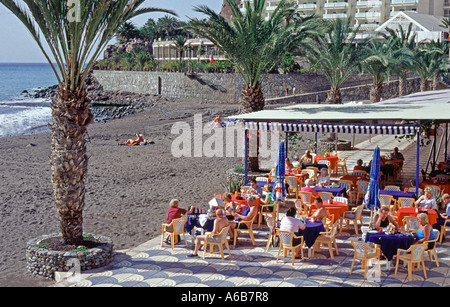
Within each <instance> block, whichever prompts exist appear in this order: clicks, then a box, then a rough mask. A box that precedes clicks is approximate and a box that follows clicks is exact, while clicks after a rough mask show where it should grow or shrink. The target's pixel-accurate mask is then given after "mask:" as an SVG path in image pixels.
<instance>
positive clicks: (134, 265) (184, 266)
mask: <svg viewBox="0 0 450 307" xmlns="http://www.w3.org/2000/svg"><path fill="white" fill-rule="evenodd" d="M365 219H366V220H367V219H368V217H367V216H365ZM360 236H361V234H360V235H359V237H360ZM359 237H358V236H356V235H355V233H354V230H353V226H352V225H351V226H350V229H349V230H347V229H345V227H344V229H343V231H342V233H338V236H337V244H338V250H339V255H335V257H334V259H333V260H332V259H331V258H330V255H329V252H328V250H327V249H325V248H322V249H321V251H320V252H316V253H315V255H314V257H311V258H307V257H306V258H305V259H304V260H301V259H298V260H297V259H296V260H295V265H294V266H292V264H291V262H290V257H288V258H284V257H283V255H282V254H281V255H280V261H279V262H278V263H276V257H277V252H278V248H275V247H271V248H270V249H269V251H267V252H265V245H266V242H267V230H266V228H265V227H263V226H261V227H260V228H256V229H255V238H256V246H255V247H254V246H252V245H251V242H250V239H249V238H248V236H246V234H242V235H241V237H240V239H239V243H238V244H237V246H236V247H232V246H230V247H231V256H229V255H228V254H227V252H225V260H224V261H222V260H221V258H220V255H219V254H218V250H217V249H216V251H215V252H216V253H214V254H209V253H208V254H207V256H206V259H202V257H195V258H188V257H186V255H188V254H189V253H191V252H192V250H193V245H192V244H191V242H190V239H191V238H190V236H187V239H188V244H189V248H186V246H185V245H184V242H183V244H178V245H176V247H175V249H174V250H173V251H172V249H171V247H170V246H169V245H166V244H164V245H163V247H161V246H160V238H155V239H153V240H150V241H148V242H146V243H145V244H142V245H140V246H138V247H136V248H134V249H131V250H128V251H126V253H118V254H117V256H116V258H115V261H114V263H112V264H111V265H109V266H108V267H106V268H103V269H99V270H96V271H92V272H87V273H83V274H82V278H81V281H79V282H77V283H75V284H71V286H74V287H117V286H119V287H175V286H181V287H297V286H312V287H320V286H326V287H335V286H336V287H381V286H383V287H386V286H388V287H401V286H413V287H423V286H427V287H442V286H450V276H449V275H450V272H449V268H450V253H449V251H450V249H449V247H450V243H449V242H448V241H449V240H448V239H447V242H443V243H442V244H438V245H437V253H438V260H439V267H437V266H436V263H435V262H434V261H433V262H430V261H429V259H428V257H425V265H426V269H427V275H428V276H427V277H428V278H427V279H424V276H423V272H422V271H421V270H416V271H415V272H414V274H413V280H412V281H411V282H410V281H408V276H407V270H406V268H403V267H401V268H399V272H398V274H397V275H394V269H395V263H393V264H392V265H391V269H390V270H389V271H386V266H385V262H384V261H382V274H381V276H379V277H378V278H377V277H375V278H370V277H369V278H368V279H364V271H363V270H362V269H361V265H360V262H358V260H357V262H356V264H355V268H354V271H353V272H352V274H351V275H350V267H351V264H352V259H353V254H354V252H353V248H352V246H351V245H350V240H352V239H357V238H359ZM200 255H201V256H202V253H200ZM306 255H307V253H306V250H305V256H306Z"/></svg>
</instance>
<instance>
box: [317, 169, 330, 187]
mask: <svg viewBox="0 0 450 307" xmlns="http://www.w3.org/2000/svg"><path fill="white" fill-rule="evenodd" d="M317 184H318V185H319V186H327V185H329V184H330V176H329V175H328V169H327V168H325V167H322V168H321V169H320V176H319V179H318V181H317Z"/></svg>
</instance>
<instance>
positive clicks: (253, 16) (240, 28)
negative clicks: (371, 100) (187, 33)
mask: <svg viewBox="0 0 450 307" xmlns="http://www.w3.org/2000/svg"><path fill="white" fill-rule="evenodd" d="M226 2H227V4H228V5H229V7H230V8H231V12H232V20H231V22H228V21H227V20H226V19H225V18H224V17H223V16H220V15H218V14H217V13H215V12H214V11H213V10H211V9H210V8H208V7H207V6H197V7H195V8H194V10H195V11H197V12H200V13H203V14H205V15H206V16H207V17H208V18H207V19H203V20H199V19H191V20H190V22H189V24H188V25H187V28H188V29H190V30H192V31H194V33H195V34H198V35H200V36H203V37H205V38H207V39H209V40H210V41H212V42H213V43H214V44H215V45H216V46H217V47H218V48H219V49H220V50H222V51H223V52H224V55H225V57H226V58H227V59H228V60H229V61H230V62H231V63H232V64H233V65H234V67H235V68H236V70H237V71H238V72H239V73H240V74H241V76H242V78H243V79H244V83H245V85H244V87H243V91H242V96H241V106H242V108H241V112H242V113H246V112H253V111H259V110H262V109H263V108H264V95H263V92H262V88H261V84H262V82H263V80H264V79H265V78H266V76H267V74H268V73H269V72H270V71H271V70H272V69H273V68H274V67H276V66H277V65H279V64H280V63H281V62H282V60H283V58H284V56H285V55H286V53H287V52H288V51H290V50H291V49H292V48H293V47H294V46H296V45H298V44H299V42H300V41H302V40H304V39H306V38H307V37H309V36H311V35H313V34H314V33H315V29H314V27H313V26H312V22H310V21H311V20H313V19H314V18H312V17H308V18H305V19H298V20H295V21H292V20H289V21H287V20H286V17H288V16H290V15H292V12H293V11H294V4H293V3H292V2H290V1H286V0H282V1H280V3H279V4H278V6H277V7H276V8H275V10H274V11H273V13H272V15H271V16H270V18H269V19H268V20H265V13H264V12H265V11H264V5H265V0H255V1H253V3H250V2H249V1H245V2H244V6H245V13H243V12H242V11H241V10H240V9H239V7H238V5H237V4H236V1H235V0H226Z"/></svg>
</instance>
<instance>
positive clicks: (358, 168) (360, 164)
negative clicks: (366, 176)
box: [353, 159, 372, 171]
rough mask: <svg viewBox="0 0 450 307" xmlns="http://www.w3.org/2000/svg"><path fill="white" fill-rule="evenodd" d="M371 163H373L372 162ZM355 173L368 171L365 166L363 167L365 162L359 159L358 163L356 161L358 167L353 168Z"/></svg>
mask: <svg viewBox="0 0 450 307" xmlns="http://www.w3.org/2000/svg"><path fill="white" fill-rule="evenodd" d="M370 162H371V163H372V161H370ZM369 165H370V164H369ZM353 171H367V168H366V167H365V166H363V160H361V159H358V161H356V165H355V167H354V168H353Z"/></svg>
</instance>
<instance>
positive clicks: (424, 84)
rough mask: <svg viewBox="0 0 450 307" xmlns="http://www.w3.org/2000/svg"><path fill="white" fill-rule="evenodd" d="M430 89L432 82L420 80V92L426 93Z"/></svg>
mask: <svg viewBox="0 0 450 307" xmlns="http://www.w3.org/2000/svg"><path fill="white" fill-rule="evenodd" d="M429 88H430V81H428V80H420V91H421V92H426V91H428V90H429Z"/></svg>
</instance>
